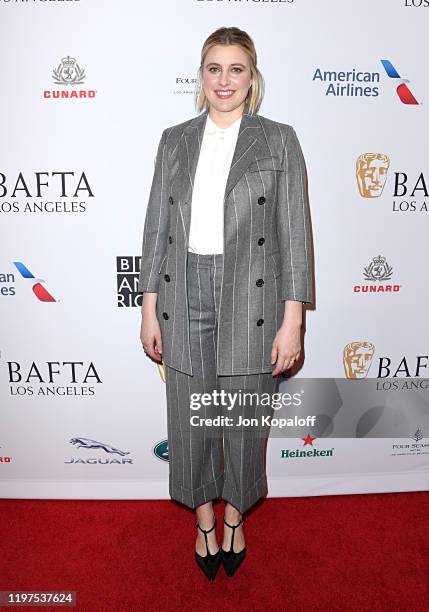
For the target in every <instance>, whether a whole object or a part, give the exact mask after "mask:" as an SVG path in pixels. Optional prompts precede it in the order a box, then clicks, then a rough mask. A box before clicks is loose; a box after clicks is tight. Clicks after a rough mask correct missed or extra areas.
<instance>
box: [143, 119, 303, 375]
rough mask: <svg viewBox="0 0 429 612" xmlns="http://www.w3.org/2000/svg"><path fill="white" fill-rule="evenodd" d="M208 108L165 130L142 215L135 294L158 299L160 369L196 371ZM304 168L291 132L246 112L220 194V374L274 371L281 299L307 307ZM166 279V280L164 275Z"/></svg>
mask: <svg viewBox="0 0 429 612" xmlns="http://www.w3.org/2000/svg"><path fill="white" fill-rule="evenodd" d="M207 114H208V113H207V111H204V112H203V113H201V114H200V115H198V116H197V117H194V118H193V119H190V120H188V121H185V122H184V123H181V124H178V125H175V126H173V127H170V128H167V129H165V130H164V131H163V133H162V137H161V141H160V143H159V147H158V153H157V157H156V163H155V173H154V177H153V181H152V187H151V191H150V196H149V202H148V207H147V212H146V218H145V224H144V231H143V245H142V257H141V269H140V275H139V291H143V292H145V291H147V292H154V293H158V300H157V315H158V319H159V321H160V326H161V333H162V338H163V347H164V363H165V364H166V365H167V366H170V367H171V368H174V369H176V370H178V371H180V372H183V373H185V374H189V375H192V373H193V369H194V364H193V362H192V359H191V346H190V329H189V312H188V299H187V282H188V280H187V274H186V270H187V257H188V242H189V241H188V237H189V228H190V220H191V199H192V189H193V181H194V177H195V172H196V167H197V163H198V157H199V151H200V147H201V142H202V136H203V133H204V128H205V123H206V118H207ZM305 183H306V181H305V164H304V158H303V155H302V151H301V147H300V144H299V141H298V138H297V135H296V133H295V130H294V129H293V127H292V126H290V125H287V124H284V123H279V122H277V121H273V120H271V119H268V118H267V117H263V116H262V115H259V114H253V115H251V114H249V113H248V112H247V108H246V109H245V112H244V114H243V117H242V120H241V123H240V130H239V133H238V137H237V143H236V147H235V150H234V155H233V159H232V163H231V168H230V172H229V175H228V179H227V184H226V188H225V198H224V235H223V247H224V248H223V256H224V258H223V273H222V280H221V288H220V304H219V326H218V342H217V355H216V368H217V370H216V371H217V373H218V375H237V374H258V373H263V372H272V371H273V369H274V368H275V364H274V365H273V364H271V348H272V343H273V340H274V337H275V334H276V332H277V330H278V328H279V327H280V325H281V323H282V321H283V313H284V301H285V300H297V301H302V302H311V301H312V299H313V289H312V287H313V268H312V253H311V250H312V249H311V236H310V220H309V209H308V196H307V190H306V186H305ZM165 275H167V277H168V281H167V280H166V276H165Z"/></svg>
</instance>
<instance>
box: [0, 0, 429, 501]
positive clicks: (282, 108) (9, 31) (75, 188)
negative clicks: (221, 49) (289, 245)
mask: <svg viewBox="0 0 429 612" xmlns="http://www.w3.org/2000/svg"><path fill="white" fill-rule="evenodd" d="M428 23H429V2H428V1H427V0H378V1H377V2H372V1H370V0H361V1H360V2H359V3H357V2H354V1H352V0H347V1H343V0H324V1H322V2H320V1H319V0H285V1H278V2H274V1H273V2H267V1H259V2H257V1H255V2H221V1H219V2H213V1H208V0H207V1H204V0H182V1H177V0H164V1H163V2H138V1H137V0H129V1H128V2H125V3H124V2H117V1H116V2H113V1H112V0H69V1H59V0H58V1H55V0H51V1H42V0H34V1H31V2H29V1H28V2H24V1H20V2H18V1H12V0H10V1H7V0H0V41H1V42H0V44H1V46H2V53H1V54H0V74H1V81H2V95H1V97H0V109H1V122H2V126H1V158H0V223H1V232H2V233H1V246H0V308H1V337H0V402H1V407H0V418H1V423H0V489H1V492H0V495H1V496H2V497H12V498H13V497H16V498H101V499H102V498H135V499H168V498H169V495H168V444H167V418H166V404H165V383H164V380H163V376H162V371H160V370H159V368H158V367H157V366H156V364H154V363H153V362H152V361H150V360H149V359H148V358H147V357H146V356H145V354H144V352H143V349H142V347H141V343H140V338H139V334H140V320H141V315H140V306H141V299H142V296H141V294H139V293H138V291H137V281H138V273H139V265H140V253H141V241H142V233H143V225H144V218H145V211H146V205H147V200H148V196H149V190H150V186H151V181H152V177H153V170H154V159H155V154H156V149H157V146H158V142H159V139H160V136H161V133H162V131H163V130H164V129H165V128H166V127H169V126H172V125H174V124H177V123H180V122H182V121H185V120H187V119H190V118H191V117H193V116H195V114H196V111H195V107H194V90H195V84H196V77H197V69H198V65H199V58H200V50H201V46H202V44H203V42H204V40H205V39H206V37H207V36H208V35H209V34H210V33H211V32H212V31H214V30H215V29H217V28H218V27H220V26H237V27H239V28H241V29H243V30H246V31H247V32H248V33H249V34H250V35H251V37H252V38H253V40H254V42H255V45H256V48H257V52H258V66H259V68H260V70H261V71H262V74H263V75H264V78H265V97H264V101H263V104H262V107H261V109H260V111H259V114H261V115H263V116H266V117H269V118H272V119H274V120H276V121H280V122H283V123H287V124H290V125H292V126H293V127H294V129H295V130H296V133H297V135H298V137H299V140H300V143H301V146H302V149H303V153H304V157H305V160H306V165H307V173H308V190H309V198H310V206H311V218H312V231H313V238H314V261H315V278H316V287H315V295H316V299H315V304H314V305H313V306H312V307H310V308H309V309H308V310H307V311H306V334H305V344H304V347H305V351H304V352H305V360H304V363H303V365H302V367H300V369H299V370H298V371H296V372H292V376H291V377H290V378H288V379H285V380H283V381H282V383H281V387H280V391H281V392H282V393H284V394H287V393H290V395H291V397H294V398H299V401H296V402H292V403H291V405H290V406H289V407H288V409H287V410H283V411H282V413H283V416H286V417H287V418H286V419H283V420H282V419H280V418H278V419H277V422H275V423H274V422H273V424H272V431H271V436H270V439H269V440H268V443H267V473H268V479H269V493H268V494H269V496H271V497H276V496H281V497H287V496H307V495H309V496H311V495H321V494H342V493H368V492H376V491H380V492H384V491H411V490H425V489H427V488H428V487H427V485H428V480H429V478H428V474H429V402H428V399H429V391H428V379H429V357H428V356H429V326H428V321H427V316H428V315H427V312H428V298H429V287H428V236H429V234H428V227H429V165H428V164H429V163H428V155H427V138H428V110H427V107H428V105H429V79H428V75H427V67H426V49H425V47H424V41H425V38H426V34H427V29H428ZM279 414H280V412H279ZM308 415H315V416H316V417H317V419H316V423H315V424H313V422H312V421H308V420H305V419H306V417H307V416H308ZM288 419H290V420H289V421H288Z"/></svg>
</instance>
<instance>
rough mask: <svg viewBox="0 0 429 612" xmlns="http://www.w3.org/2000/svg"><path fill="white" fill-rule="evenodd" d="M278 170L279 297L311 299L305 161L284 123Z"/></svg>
mask: <svg viewBox="0 0 429 612" xmlns="http://www.w3.org/2000/svg"><path fill="white" fill-rule="evenodd" d="M284 164H285V171H284V172H280V173H279V174H280V175H281V176H280V177H279V185H278V188H279V191H278V201H277V235H278V241H279V245H280V264H281V284H280V285H281V298H280V299H281V300H283V301H284V300H295V301H298V302H312V301H313V268H312V248H311V247H312V245H311V233H310V216H309V204H308V195H307V190H306V184H305V177H306V173H305V163H304V157H303V154H302V150H301V146H300V144H299V141H298V137H297V135H296V133H295V130H294V129H293V127H292V126H288V132H287V135H286V143H285V150H284Z"/></svg>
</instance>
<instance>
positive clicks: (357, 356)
mask: <svg viewBox="0 0 429 612" xmlns="http://www.w3.org/2000/svg"><path fill="white" fill-rule="evenodd" d="M374 351H375V346H374V345H373V343H372V342H349V344H347V345H346V346H345V347H344V352H343V363H344V370H345V372H346V377H347V378H351V379H358V378H365V377H366V375H367V374H368V371H369V368H370V366H371V361H372V357H373V355H374Z"/></svg>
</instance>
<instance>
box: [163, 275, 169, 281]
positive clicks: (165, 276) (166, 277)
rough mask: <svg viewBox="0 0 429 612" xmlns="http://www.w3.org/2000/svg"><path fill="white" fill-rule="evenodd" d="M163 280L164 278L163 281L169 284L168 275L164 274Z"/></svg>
mask: <svg viewBox="0 0 429 612" xmlns="http://www.w3.org/2000/svg"><path fill="white" fill-rule="evenodd" d="M164 278H165V280H166V281H167V283H169V282H170V276H169V274H164Z"/></svg>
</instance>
